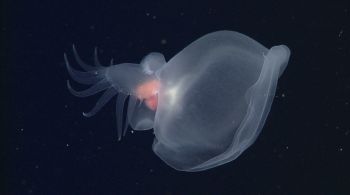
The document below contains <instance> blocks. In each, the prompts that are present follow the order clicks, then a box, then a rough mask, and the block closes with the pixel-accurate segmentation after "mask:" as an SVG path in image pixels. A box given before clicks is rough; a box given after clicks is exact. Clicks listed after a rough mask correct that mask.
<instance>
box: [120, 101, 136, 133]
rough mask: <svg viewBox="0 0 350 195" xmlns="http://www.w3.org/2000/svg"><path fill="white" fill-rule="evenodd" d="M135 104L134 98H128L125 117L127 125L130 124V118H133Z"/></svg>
mask: <svg viewBox="0 0 350 195" xmlns="http://www.w3.org/2000/svg"><path fill="white" fill-rule="evenodd" d="M136 103H137V98H136V97H135V96H129V103H128V112H127V115H126V118H127V122H128V123H130V122H131V119H132V116H133V114H134V111H135V107H136ZM126 128H127V127H124V133H123V136H125V133H126Z"/></svg>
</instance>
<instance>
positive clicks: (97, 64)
mask: <svg viewBox="0 0 350 195" xmlns="http://www.w3.org/2000/svg"><path fill="white" fill-rule="evenodd" d="M97 52H98V51H97V47H95V51H94V62H95V66H96V67H102V64H101V63H100V61H99V60H98V54H97Z"/></svg>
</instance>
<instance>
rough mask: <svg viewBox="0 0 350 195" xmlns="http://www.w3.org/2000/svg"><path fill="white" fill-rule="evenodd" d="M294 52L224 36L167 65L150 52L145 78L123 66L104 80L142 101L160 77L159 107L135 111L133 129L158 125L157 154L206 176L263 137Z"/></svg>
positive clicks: (225, 33)
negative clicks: (146, 86) (141, 88)
mask: <svg viewBox="0 0 350 195" xmlns="http://www.w3.org/2000/svg"><path fill="white" fill-rule="evenodd" d="M289 55H290V51H289V49H288V48H287V47H286V46H284V45H280V46H275V47H272V48H271V49H270V50H268V49H267V48H265V47H264V46H262V45H261V44H259V43H258V42H256V41H254V40H253V39H251V38H249V37H247V36H245V35H243V34H240V33H237V32H233V31H218V32H214V33H210V34H207V35H205V36H203V37H201V38H200V39H198V40H196V41H194V42H193V43H191V44H190V45H189V46H187V47H186V48H185V49H183V50H182V51H181V52H179V53H178V54H177V55H176V56H174V57H173V58H172V59H170V61H169V62H167V63H165V61H163V60H162V55H161V54H160V55H159V53H154V54H152V55H148V56H147V57H146V58H145V59H144V60H143V62H142V63H141V66H140V67H141V69H142V70H143V73H139V72H140V71H139V69H138V68H137V66H134V65H133V67H136V69H137V70H136V72H137V73H135V72H133V73H131V70H130V68H127V67H124V68H120V69H118V70H117V68H113V71H115V72H110V73H109V74H105V75H110V76H108V77H109V78H110V79H107V80H108V81H109V83H111V85H112V86H114V89H116V90H117V91H118V92H119V93H120V92H121V91H120V90H118V89H119V87H116V86H118V82H121V83H127V84H123V86H128V87H126V88H129V89H126V90H124V93H125V91H128V92H127V93H126V94H128V95H130V97H134V96H137V94H134V93H133V91H134V88H135V86H136V85H139V84H140V83H143V82H145V81H147V80H152V79H157V80H158V81H159V82H160V88H159V89H157V96H158V104H157V109H156V110H155V111H152V110H150V109H149V108H147V107H146V106H145V105H144V104H142V101H141V104H140V106H139V107H137V106H131V109H128V117H127V118H129V122H130V121H131V124H132V125H131V126H132V128H137V127H138V126H139V127H138V128H139V129H140V130H142V129H147V128H151V127H153V129H154V134H155V140H154V143H153V151H154V152H155V153H156V154H157V155H158V156H159V157H160V158H161V159H162V160H163V161H164V162H166V163H167V164H168V165H169V166H171V167H173V168H175V169H177V170H182V171H202V170H206V169H210V168H213V167H216V166H219V165H222V164H224V163H227V162H230V161H232V160H234V159H236V158H237V157H238V156H239V155H240V154H241V153H242V152H243V151H244V150H246V149H247V148H248V147H249V146H250V145H251V144H252V143H253V142H254V141H255V140H256V138H257V136H258V135H259V133H260V132H261V129H262V127H263V125H264V122H265V119H266V117H267V114H268V113H269V110H270V107H271V104H272V101H273V97H274V94H275V90H276V85H277V80H278V77H279V75H280V74H281V73H282V72H283V70H284V69H285V67H286V65H287V62H288V59H289ZM152 56H153V57H152ZM147 58H148V59H147ZM145 60H146V61H145ZM152 62H154V65H150V63H151V64H152ZM163 62H164V64H163ZM112 67H114V66H111V68H112ZM115 67H117V66H115ZM145 67H146V68H147V69H145ZM111 68H106V70H107V71H105V72H108V69H111ZM149 70H151V71H149ZM117 72H118V73H117ZM120 72H122V73H120ZM141 72H142V71H141ZM120 74H123V75H124V76H120V77H119V76H117V75H120ZM127 75H129V77H128V76H127ZM104 77H106V76H104ZM121 77H122V78H121ZM111 78H112V79H111ZM120 79H122V80H123V81H120ZM135 81H136V83H135ZM130 83H131V84H130ZM133 83H134V84H133ZM135 101H138V100H135ZM130 102H131V104H132V101H129V107H130ZM117 104H118V103H117ZM130 112H131V113H132V114H130ZM133 113H138V114H136V115H135V114H133ZM117 114H122V113H120V112H119V113H117ZM129 114H130V116H129ZM136 116H137V117H136ZM140 121H142V122H140ZM144 121H147V122H144ZM142 123H145V124H146V125H140V124H142ZM140 127H142V128H140ZM124 134H125V131H124Z"/></svg>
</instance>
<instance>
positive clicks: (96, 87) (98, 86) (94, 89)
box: [67, 80, 111, 97]
mask: <svg viewBox="0 0 350 195" xmlns="http://www.w3.org/2000/svg"><path fill="white" fill-rule="evenodd" d="M110 86H111V85H110V83H109V82H108V81H106V80H102V81H99V82H98V83H96V84H95V85H93V86H92V87H90V88H88V89H86V90H83V91H76V90H74V89H73V88H72V86H71V85H70V83H69V80H67V87H68V89H69V91H70V92H71V93H72V94H73V95H75V96H77V97H88V96H91V95H94V94H96V93H98V92H101V91H103V90H105V89H107V88H109V87H110Z"/></svg>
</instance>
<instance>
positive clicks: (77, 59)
mask: <svg viewBox="0 0 350 195" xmlns="http://www.w3.org/2000/svg"><path fill="white" fill-rule="evenodd" d="M73 53H74V58H75V60H76V61H77V63H78V64H79V65H80V67H81V68H82V69H84V70H86V71H91V70H96V67H93V66H90V65H88V64H86V63H85V62H84V61H83V60H81V59H80V57H79V55H78V52H77V50H76V49H75V45H74V44H73Z"/></svg>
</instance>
